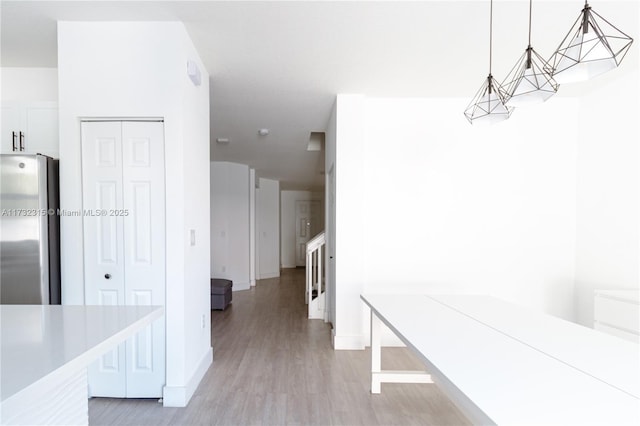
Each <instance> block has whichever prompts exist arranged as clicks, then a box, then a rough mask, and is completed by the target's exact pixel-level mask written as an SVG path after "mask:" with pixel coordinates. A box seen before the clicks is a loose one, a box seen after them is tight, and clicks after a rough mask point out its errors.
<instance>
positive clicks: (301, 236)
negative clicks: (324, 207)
mask: <svg viewBox="0 0 640 426" xmlns="http://www.w3.org/2000/svg"><path fill="white" fill-rule="evenodd" d="M321 213H322V212H321V211H320V201H308V200H299V201H296V266H305V264H306V262H307V242H308V241H309V240H310V239H311V238H313V237H315V236H316V235H317V234H318V233H320V232H321V231H322V223H321Z"/></svg>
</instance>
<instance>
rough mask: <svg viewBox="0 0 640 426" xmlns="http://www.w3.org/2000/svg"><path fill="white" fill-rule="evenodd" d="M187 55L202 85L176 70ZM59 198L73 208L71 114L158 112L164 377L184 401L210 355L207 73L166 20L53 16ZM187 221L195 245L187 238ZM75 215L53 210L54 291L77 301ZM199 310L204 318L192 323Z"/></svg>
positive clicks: (75, 142)
mask: <svg viewBox="0 0 640 426" xmlns="http://www.w3.org/2000/svg"><path fill="white" fill-rule="evenodd" d="M187 60H193V61H196V63H197V64H198V65H199V67H200V70H201V72H202V77H203V78H202V85H201V86H199V87H194V86H193V84H192V83H191V81H190V80H189V78H188V76H187V73H186V63H187ZM58 77H59V86H58V94H59V106H60V109H59V114H60V171H61V174H60V184H61V185H60V186H61V191H60V198H61V200H60V202H61V208H63V209H67V210H79V209H81V208H82V188H81V182H82V175H81V157H80V149H81V142H80V130H79V126H80V118H82V117H162V118H164V130H165V158H166V163H165V170H166V200H167V211H166V221H167V222H166V244H167V247H166V259H167V261H166V279H167V287H166V307H165V321H166V330H167V340H166V343H167V357H166V363H167V364H166V368H167V378H166V379H167V381H166V386H165V389H164V404H165V405H172V406H184V405H186V404H187V402H188V401H189V399H190V398H191V396H192V394H193V392H194V391H195V388H196V386H197V385H198V383H199V382H200V380H201V378H202V376H203V375H204V373H205V372H206V370H207V368H208V366H209V365H210V364H211V360H212V350H211V337H210V336H211V332H210V320H209V319H210V306H209V294H210V288H209V275H210V274H209V272H210V270H209V261H210V260H209V259H210V256H209V250H210V241H209V239H210V229H209V187H208V173H209V111H208V105H209V88H208V75H207V73H206V71H205V68H204V66H203V64H202V62H201V61H200V59H199V57H198V53H197V52H196V51H195V48H194V47H193V44H192V43H191V40H190V39H189V36H188V34H187V32H186V31H185V29H184V26H183V25H182V24H181V23H176V22H162V23H160V22H59V23H58ZM190 230H194V231H195V233H196V245H195V246H191V245H190V238H189V234H190ZM82 244H83V243H82V220H81V218H77V217H62V220H61V254H62V265H61V266H62V286H63V288H62V295H63V303H65V304H83V303H84V286H83V281H84V280H83V265H82V252H83V245H82ZM202 318H204V319H205V321H204V322H205V327H204V328H203V327H202V326H201V324H202Z"/></svg>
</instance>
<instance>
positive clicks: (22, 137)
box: [20, 132, 24, 151]
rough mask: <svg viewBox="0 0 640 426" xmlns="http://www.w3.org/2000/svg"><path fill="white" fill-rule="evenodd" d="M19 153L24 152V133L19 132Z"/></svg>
mask: <svg viewBox="0 0 640 426" xmlns="http://www.w3.org/2000/svg"><path fill="white" fill-rule="evenodd" d="M20 151H24V133H23V132H20Z"/></svg>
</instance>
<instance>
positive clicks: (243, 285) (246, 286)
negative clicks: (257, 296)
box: [231, 282, 255, 291]
mask: <svg viewBox="0 0 640 426" xmlns="http://www.w3.org/2000/svg"><path fill="white" fill-rule="evenodd" d="M253 285H254V286H255V284H253ZM250 288H251V283H250V282H244V283H236V282H234V283H233V287H232V288H231V290H232V291H241V290H249V289H250Z"/></svg>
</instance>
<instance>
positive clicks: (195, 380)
mask: <svg viewBox="0 0 640 426" xmlns="http://www.w3.org/2000/svg"><path fill="white" fill-rule="evenodd" d="M212 362H213V348H209V349H208V350H207V351H206V352H205V353H204V355H203V356H202V358H201V359H200V362H199V363H198V367H197V368H196V369H195V370H194V372H193V374H192V375H191V378H190V379H189V380H188V381H187V384H186V386H165V387H164V388H163V389H162V405H163V406H164V407H186V406H187V405H188V404H189V401H190V400H191V397H192V396H193V393H194V392H195V391H196V389H197V388H198V385H199V384H200V381H202V378H203V377H204V375H205V373H206V372H207V370H208V369H209V366H210V365H211V363H212Z"/></svg>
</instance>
